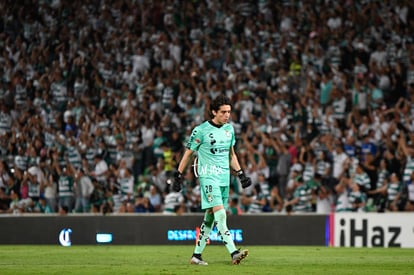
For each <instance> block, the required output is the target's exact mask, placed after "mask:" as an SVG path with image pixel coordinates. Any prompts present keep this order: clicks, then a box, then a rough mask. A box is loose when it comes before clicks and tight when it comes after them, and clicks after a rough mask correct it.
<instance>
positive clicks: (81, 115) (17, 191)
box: [0, 0, 414, 215]
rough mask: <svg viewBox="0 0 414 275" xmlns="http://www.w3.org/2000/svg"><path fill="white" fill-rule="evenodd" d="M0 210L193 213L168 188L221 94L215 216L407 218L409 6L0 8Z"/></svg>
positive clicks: (190, 199)
mask: <svg viewBox="0 0 414 275" xmlns="http://www.w3.org/2000/svg"><path fill="white" fill-rule="evenodd" d="M0 15H1V20H0V38H1V39H0V53H1V54H0V64H1V66H0V76H1V82H0V108H1V110H0V155H1V163H0V211H1V213H26V212H42V213H55V212H58V211H64V212H67V213H73V212H76V213H85V212H88V213H89V212H92V213H103V214H107V213H129V212H135V213H147V212H159V213H174V214H179V213H185V212H199V211H201V210H200V200H199V198H200V191H199V186H198V184H197V180H196V179H195V177H194V174H193V171H192V168H191V167H188V169H187V172H186V175H185V177H186V185H185V188H184V189H183V190H182V192H173V191H171V190H170V188H169V185H168V183H169V182H170V181H171V176H172V173H173V171H174V169H175V168H176V165H177V161H178V160H179V157H180V156H181V154H182V152H183V149H184V146H185V144H186V138H187V137H188V135H189V134H190V133H191V130H192V128H193V127H194V126H195V125H197V124H199V123H200V122H202V121H203V120H205V119H208V118H209V114H208V111H207V110H208V106H209V102H210V100H211V99H212V98H215V97H216V96H217V95H218V94H222V93H225V94H226V95H227V96H229V97H230V98H231V99H232V100H233V102H234V104H233V109H232V120H231V123H232V124H233V125H234V127H235V130H236V133H237V136H238V142H237V150H238V151H237V152H238V155H239V160H240V161H241V164H242V167H243V168H244V169H245V171H246V173H247V174H248V175H249V176H250V177H251V178H252V179H253V182H254V185H252V187H251V188H247V189H246V190H242V189H241V188H240V186H239V183H238V181H237V178H236V177H234V178H233V180H232V182H231V186H232V193H231V198H230V201H229V210H228V211H229V212H230V213H232V214H235V215H237V214H241V213H263V212H268V213H288V214H289V213H306V212H316V213H330V212H331V211H359V212H367V211H370V212H384V211H414V183H413V182H414V120H413V117H414V45H413V43H414V20H413V18H414V3H413V2H412V1H410V0H398V1H397V0H395V1H393V0H388V1H374V0H365V1H364V0H339V1H330V0H311V1H302V0H296V1H293V0H292V1H289V0H281V1H269V0H257V1H247V0H241V1H240V0H237V1H236V0H229V1H218V0H195V1H180V0H166V1H148V0H135V1H134V0H129V1H128V0H115V1H105V0H83V1H63V0H40V1H34V0H32V1H16V0H5V1H1V3H0Z"/></svg>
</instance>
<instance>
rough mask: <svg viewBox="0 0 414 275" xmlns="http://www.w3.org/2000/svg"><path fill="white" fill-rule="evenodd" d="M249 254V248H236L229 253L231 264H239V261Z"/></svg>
mask: <svg viewBox="0 0 414 275" xmlns="http://www.w3.org/2000/svg"><path fill="white" fill-rule="evenodd" d="M247 255H249V250H247V249H243V250H240V249H238V250H236V251H235V252H233V253H232V254H231V259H232V262H233V264H240V262H241V261H242V260H243V259H244V258H246V257H247Z"/></svg>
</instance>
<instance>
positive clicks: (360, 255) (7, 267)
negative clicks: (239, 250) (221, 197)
mask: <svg viewBox="0 0 414 275" xmlns="http://www.w3.org/2000/svg"><path fill="white" fill-rule="evenodd" d="M243 248H247V249H249V256H248V257H247V258H246V259H245V260H244V261H243V262H242V263H241V264H240V265H237V266H235V265H232V264H231V261H230V256H229V255H228V253H227V251H226V249H225V247H224V246H223V245H219V244H214V245H209V246H207V248H206V250H205V252H204V254H203V258H204V260H205V261H207V262H208V263H209V265H208V266H194V265H190V264H189V259H190V256H191V254H192V250H193V246H190V245H170V246H137V245H131V246H118V245H90V246H86V245H83V246H82V245H78V246H77V245H73V246H71V247H62V246H59V245H1V246H0V274H3V275H4V274H193V275H195V274H214V275H218V274H234V275H236V274H364V275H365V274H414V249H402V248H331V247H308V246H249V247H243Z"/></svg>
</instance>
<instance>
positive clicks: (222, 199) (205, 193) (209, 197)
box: [200, 182, 230, 209]
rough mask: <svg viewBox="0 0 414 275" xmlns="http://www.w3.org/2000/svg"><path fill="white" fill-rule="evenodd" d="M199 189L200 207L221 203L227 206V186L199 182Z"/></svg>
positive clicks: (206, 207) (228, 189)
mask: <svg viewBox="0 0 414 275" xmlns="http://www.w3.org/2000/svg"><path fill="white" fill-rule="evenodd" d="M200 189H201V190H200V191H201V209H208V208H212V207H214V206H219V205H223V206H224V208H226V207H227V203H228V201H229V192H230V187H229V186H217V185H216V184H209V183H208V182H207V183H202V182H200Z"/></svg>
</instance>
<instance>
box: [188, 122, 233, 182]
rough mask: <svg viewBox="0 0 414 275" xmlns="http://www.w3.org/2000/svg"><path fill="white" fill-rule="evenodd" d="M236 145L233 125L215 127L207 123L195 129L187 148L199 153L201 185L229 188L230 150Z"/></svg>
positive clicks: (198, 170)
mask: <svg viewBox="0 0 414 275" xmlns="http://www.w3.org/2000/svg"><path fill="white" fill-rule="evenodd" d="M234 144H235V137H234V128H233V126H232V125H231V124H228V123H226V124H223V125H221V126H219V125H215V124H214V123H212V122H211V121H205V122H203V123H202V124H200V125H198V126H197V127H195V128H194V129H193V131H192V133H191V136H190V139H189V141H188V143H187V148H188V149H190V150H192V151H197V152H198V154H197V158H198V161H197V173H198V175H197V176H198V177H199V179H200V183H201V184H203V183H206V182H208V183H209V184H215V185H217V186H229V183H230V148H231V147H232V146H234Z"/></svg>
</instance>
